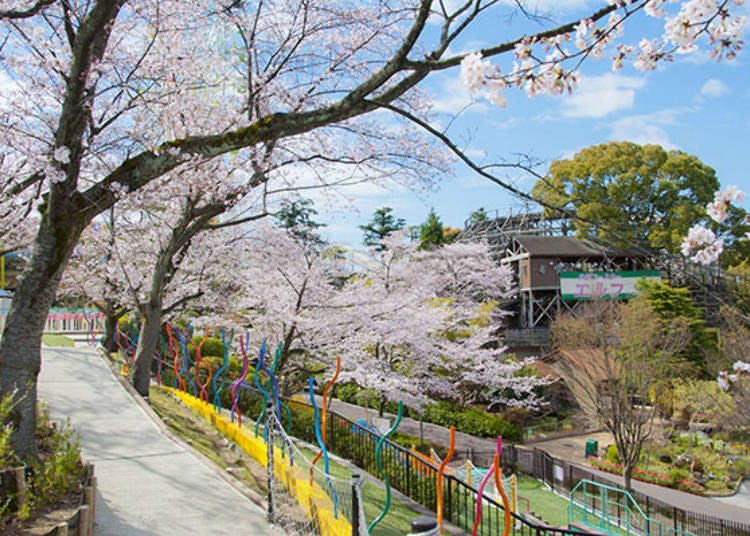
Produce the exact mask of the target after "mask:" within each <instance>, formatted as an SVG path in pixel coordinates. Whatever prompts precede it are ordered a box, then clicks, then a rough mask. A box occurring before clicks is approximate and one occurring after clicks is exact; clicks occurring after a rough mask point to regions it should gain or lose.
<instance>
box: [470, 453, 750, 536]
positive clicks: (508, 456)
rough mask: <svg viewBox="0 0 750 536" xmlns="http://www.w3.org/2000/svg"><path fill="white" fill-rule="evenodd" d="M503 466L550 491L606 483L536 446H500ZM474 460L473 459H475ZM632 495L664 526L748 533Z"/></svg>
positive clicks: (749, 528)
mask: <svg viewBox="0 0 750 536" xmlns="http://www.w3.org/2000/svg"><path fill="white" fill-rule="evenodd" d="M502 462H503V466H504V468H507V469H508V470H511V471H513V472H521V473H525V474H528V475H531V476H533V477H535V478H538V479H539V480H542V481H544V482H545V483H546V484H547V485H549V486H550V487H551V488H552V490H553V491H554V490H558V491H561V492H563V493H566V494H567V493H569V492H570V491H571V490H572V489H573V488H574V487H575V486H576V485H577V484H578V483H579V482H580V481H581V480H591V481H593V482H601V483H605V484H610V482H609V481H605V480H603V479H602V478H601V477H600V476H598V475H597V474H596V473H594V472H593V471H589V470H587V469H586V468H584V467H581V466H579V465H575V464H572V463H570V462H566V461H562V460H559V459H557V458H554V457H552V456H550V455H549V454H548V453H547V452H545V451H543V450H540V449H528V448H524V447H519V446H517V445H513V444H506V445H505V446H504V447H503V456H502ZM475 463H476V462H475ZM631 495H632V497H633V498H634V499H635V500H636V502H637V503H638V504H639V505H640V507H641V508H642V509H643V511H644V513H645V514H646V516H647V517H649V518H651V519H654V520H656V521H659V522H660V523H661V526H662V527H663V529H664V533H666V532H667V531H668V530H670V529H671V530H672V531H674V532H679V531H682V532H689V533H692V534H698V535H701V536H703V535H706V536H750V523H747V522H743V521H742V520H736V521H729V520H725V519H721V518H718V517H715V516H711V515H708V514H700V513H697V512H691V511H687V510H683V509H681V508H678V507H676V506H673V505H671V504H667V503H665V502H663V501H660V500H658V499H655V498H653V497H650V496H648V495H645V494H643V493H640V492H637V491H632V492H631Z"/></svg>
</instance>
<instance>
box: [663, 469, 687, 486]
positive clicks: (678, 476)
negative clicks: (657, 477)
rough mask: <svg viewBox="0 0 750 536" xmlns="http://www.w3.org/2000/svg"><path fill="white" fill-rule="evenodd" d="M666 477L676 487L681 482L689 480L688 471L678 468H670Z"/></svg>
mask: <svg viewBox="0 0 750 536" xmlns="http://www.w3.org/2000/svg"><path fill="white" fill-rule="evenodd" d="M667 476H668V477H669V480H670V481H671V482H672V485H673V486H676V485H677V484H678V483H679V482H680V481H681V480H687V479H688V478H690V471H688V470H687V469H680V468H679V467H672V468H671V469H670V470H669V471H667Z"/></svg>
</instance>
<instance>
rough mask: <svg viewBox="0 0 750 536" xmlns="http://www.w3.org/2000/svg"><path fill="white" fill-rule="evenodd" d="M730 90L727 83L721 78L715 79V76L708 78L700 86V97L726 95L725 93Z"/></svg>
mask: <svg viewBox="0 0 750 536" xmlns="http://www.w3.org/2000/svg"><path fill="white" fill-rule="evenodd" d="M731 92H732V89H731V88H730V87H729V86H728V85H726V84H725V83H724V82H722V81H721V80H717V79H716V78H709V79H708V80H706V82H705V83H704V84H703V85H702V86H701V96H702V97H709V98H711V97H721V96H722V95H726V94H727V93H731Z"/></svg>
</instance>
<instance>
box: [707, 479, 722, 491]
mask: <svg viewBox="0 0 750 536" xmlns="http://www.w3.org/2000/svg"><path fill="white" fill-rule="evenodd" d="M704 486H705V488H706V489H707V490H711V491H722V490H726V489H727V485H726V484H725V483H724V482H722V481H721V480H709V481H708V482H706V483H705V484H704Z"/></svg>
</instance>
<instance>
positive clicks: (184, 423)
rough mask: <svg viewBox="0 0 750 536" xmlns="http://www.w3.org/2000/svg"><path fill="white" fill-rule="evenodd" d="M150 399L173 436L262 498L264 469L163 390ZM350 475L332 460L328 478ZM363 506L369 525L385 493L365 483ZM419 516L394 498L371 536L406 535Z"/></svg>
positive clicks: (249, 423)
mask: <svg viewBox="0 0 750 536" xmlns="http://www.w3.org/2000/svg"><path fill="white" fill-rule="evenodd" d="M149 399H150V402H151V407H152V408H153V409H154V411H155V412H156V413H157V414H158V415H159V417H161V418H162V419H165V422H166V424H167V426H168V427H169V428H170V430H171V431H172V432H173V433H174V434H175V435H178V436H179V437H181V438H182V439H183V440H185V441H187V442H188V443H190V444H191V446H192V447H193V448H194V449H196V450H197V451H198V452H200V453H202V454H203V455H205V456H206V457H208V458H209V459H211V460H213V461H214V462H215V463H217V464H218V465H219V466H221V467H224V468H227V467H230V468H234V469H235V470H234V471H232V474H233V475H234V476H235V477H238V478H239V477H240V476H242V477H244V478H242V479H243V480H245V483H246V484H247V485H248V486H250V487H251V488H252V489H254V490H256V491H258V492H259V493H261V494H265V493H266V491H267V483H266V480H265V474H266V473H265V471H266V469H265V468H264V467H263V466H261V465H260V464H259V463H257V462H255V461H254V460H253V459H252V458H250V457H249V456H242V454H244V453H242V452H235V451H234V450H232V449H231V448H229V446H228V442H227V440H226V439H224V438H223V437H222V436H221V435H220V434H219V433H218V432H217V431H216V430H215V429H214V428H213V427H212V426H210V425H209V424H208V423H206V422H205V421H204V420H203V419H202V418H200V417H199V416H197V415H196V414H195V413H193V412H192V411H191V410H190V409H188V408H186V407H185V406H183V405H182V404H180V403H179V402H178V401H176V400H175V399H174V398H172V397H171V396H170V395H168V394H167V393H166V392H164V391H163V390H161V389H159V388H154V387H152V388H151V390H150V393H149ZM242 424H243V427H247V428H248V431H249V433H252V430H253V429H254V427H255V426H254V423H253V421H252V420H249V419H243V423H242ZM300 450H301V451H302V454H303V455H304V456H305V458H307V459H308V460H311V459H312V458H314V457H315V455H316V454H317V451H315V452H313V451H312V450H310V449H304V448H303V449H300ZM317 467H319V468H321V469H322V467H323V461H322V460H321V461H319V462H318V464H317ZM352 472H353V471H352V470H350V469H349V468H348V467H346V466H344V465H342V464H340V463H337V462H335V461H333V460H331V462H330V474H331V476H332V477H334V478H337V479H341V480H345V481H347V482H348V481H349V480H350V478H351V475H352ZM354 472H357V473H359V474H362V473H363V471H361V470H355V471H354ZM347 489H348V488H347ZM363 503H364V504H363V506H364V511H365V519H366V521H367V523H368V524H369V523H370V522H372V520H374V519H375V518H377V517H378V516H379V515H380V513H381V512H382V510H383V505H384V504H385V490H384V489H382V488H379V487H378V486H377V485H376V484H374V483H372V482H368V483H367V484H365V487H364V490H363ZM421 515H422V514H421V513H420V512H417V511H415V510H413V509H412V508H410V507H409V506H408V505H406V504H405V503H403V502H401V501H399V500H396V499H395V498H394V499H392V501H391V507H390V509H389V510H388V514H387V515H386V516H385V517H384V518H383V520H382V521H381V522H380V523H378V525H377V526H376V527H375V529H374V530H373V531H372V534H373V536H403V535H404V534H408V533H409V529H410V526H411V520H412V519H414V518H415V517H419V516H421Z"/></svg>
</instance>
